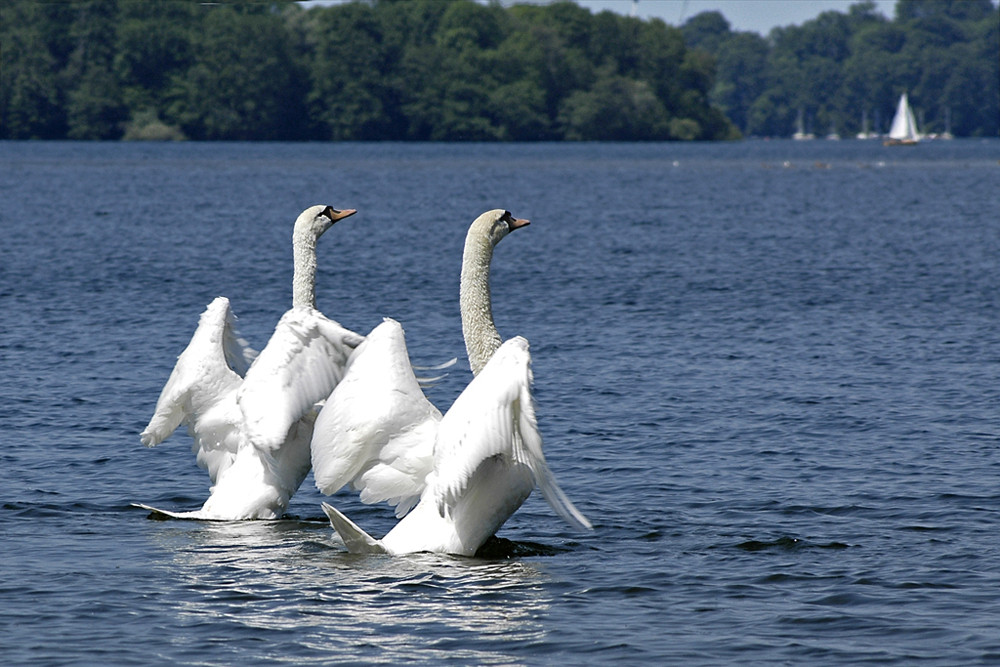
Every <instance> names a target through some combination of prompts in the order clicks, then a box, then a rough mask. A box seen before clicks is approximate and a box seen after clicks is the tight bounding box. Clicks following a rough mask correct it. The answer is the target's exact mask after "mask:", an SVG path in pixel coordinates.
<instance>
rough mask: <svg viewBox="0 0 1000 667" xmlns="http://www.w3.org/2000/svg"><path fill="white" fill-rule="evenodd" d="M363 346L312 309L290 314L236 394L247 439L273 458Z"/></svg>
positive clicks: (287, 314)
mask: <svg viewBox="0 0 1000 667" xmlns="http://www.w3.org/2000/svg"><path fill="white" fill-rule="evenodd" d="M363 340H364V337H363V336H360V335H358V334H356V333H354V332H353V331H349V330H347V329H345V328H343V327H342V326H340V325H339V324H338V323H336V322H334V321H333V320H331V319H328V318H326V317H324V316H323V315H322V313H320V312H319V311H317V310H315V309H313V308H302V307H300V308H292V309H291V310H289V311H287V312H286V313H285V314H284V315H283V316H282V318H281V320H280V321H279V322H278V325H277V326H276V327H275V329H274V333H273V334H272V335H271V339H270V340H269V341H268V343H267V346H266V347H265V348H264V349H263V350H262V351H261V353H260V355H259V356H258V357H257V359H256V361H254V363H253V365H252V366H251V367H250V370H249V371H247V374H246V378H245V379H244V381H243V384H242V385H241V386H240V389H239V392H238V394H237V398H236V400H237V403H238V404H239V409H240V411H241V412H242V414H243V419H244V424H245V428H246V436H247V438H248V439H249V441H250V442H251V443H253V444H254V446H256V447H257V448H258V449H261V450H263V451H266V452H274V451H276V450H277V449H278V448H280V447H281V445H282V444H283V443H284V442H285V438H286V436H287V435H288V432H289V429H290V428H291V427H292V425H293V424H294V423H296V422H297V421H299V420H300V419H301V418H302V417H304V416H306V415H307V414H308V413H309V412H310V411H311V410H313V409H314V407H315V406H316V403H318V402H320V401H322V400H323V399H325V398H326V397H327V396H328V395H329V394H330V392H331V391H333V388H334V387H335V386H336V385H337V383H338V382H339V381H340V379H341V378H342V377H343V375H344V370H345V368H346V367H347V359H348V357H350V355H351V353H352V352H353V351H354V348H356V347H357V346H358V345H360V344H361V342H362V341H363Z"/></svg>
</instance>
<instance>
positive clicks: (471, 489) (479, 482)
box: [312, 210, 591, 556]
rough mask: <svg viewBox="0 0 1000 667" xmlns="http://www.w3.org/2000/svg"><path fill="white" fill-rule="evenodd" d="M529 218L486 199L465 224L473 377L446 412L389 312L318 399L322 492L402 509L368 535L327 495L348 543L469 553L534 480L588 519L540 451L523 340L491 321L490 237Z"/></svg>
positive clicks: (577, 523)
mask: <svg viewBox="0 0 1000 667" xmlns="http://www.w3.org/2000/svg"><path fill="white" fill-rule="evenodd" d="M526 224H527V221H526V220H518V219H516V218H513V217H512V216H511V215H510V213H508V212H506V211H503V210H495V211H488V212H487V213H484V214H483V215H482V216H480V217H479V218H477V219H476V221H475V222H473V224H472V226H471V227H470V229H469V233H468V235H467V237H466V245H465V252H464V255H463V267H462V279H461V290H460V304H461V310H462V323H463V327H462V328H463V333H464V336H465V339H466V349H467V352H468V355H469V363H470V367H471V368H472V370H473V373H474V375H475V377H474V378H473V380H472V382H470V383H469V385H468V386H467V387H466V389H465V390H464V391H463V392H462V393H461V395H459V397H458V398H457V399H456V400H455V403H454V404H453V405H452V407H451V408H450V409H449V410H448V411H447V413H446V414H444V415H443V416H442V415H441V413H440V412H439V411H438V410H437V409H436V408H434V406H433V405H431V403H430V402H429V401H428V400H427V398H426V397H425V396H424V395H423V393H422V392H421V391H420V388H419V386H418V384H417V381H416V379H415V378H414V377H413V372H412V370H411V367H410V364H409V358H408V355H407V352H406V344H405V338H404V334H403V330H402V327H400V325H399V324H398V323H397V322H395V321H394V320H391V319H386V320H385V321H384V322H383V323H382V324H380V325H379V326H378V327H376V328H375V329H374V330H373V331H372V332H371V333H370V334H369V335H368V337H367V339H366V341H365V342H364V344H363V345H362V346H361V347H359V348H358V350H357V352H356V354H355V355H354V357H353V358H352V359H351V362H350V365H349V367H348V369H347V372H346V374H345V377H344V379H343V381H342V382H341V383H340V384H339V385H338V386H337V387H336V388H335V389H334V391H333V392H332V394H331V396H330V398H329V399H328V400H327V403H326V405H325V406H324V408H323V411H322V412H321V413H320V415H319V418H318V419H317V422H316V428H315V430H314V433H313V439H312V461H313V471H314V475H315V477H316V484H317V487H318V488H319V489H320V491H322V492H323V493H325V494H328V495H329V494H332V493H334V492H336V491H337V490H338V489H339V488H341V487H342V486H344V485H345V484H347V483H350V484H351V485H352V486H353V487H354V488H355V489H358V490H360V491H361V500H362V501H363V502H369V503H374V502H381V501H386V502H389V503H390V504H391V505H394V506H395V507H396V514H397V517H402V518H401V519H400V521H399V522H398V523H397V524H396V526H395V527H394V528H393V529H392V530H391V531H389V533H388V534H386V535H385V537H383V538H382V539H381V540H376V539H374V538H372V537H371V536H370V535H368V534H367V533H365V532H364V530H362V529H361V528H359V527H358V526H357V525H355V524H354V523H352V522H351V521H350V520H349V519H348V518H347V517H345V516H344V515H343V514H342V513H340V512H339V511H338V510H337V509H335V508H334V507H332V506H330V505H328V504H326V503H324V504H323V509H324V511H325V512H326V514H327V516H328V517H329V518H330V523H331V525H332V526H333V528H334V529H335V530H336V531H337V533H338V534H339V535H340V536H341V538H342V539H343V540H344V544H345V545H346V546H347V548H348V550H350V551H352V552H360V553H389V554H405V553H414V552H419V551H429V552H438V553H448V554H456V555H463V556H472V555H474V554H475V553H476V551H477V550H478V549H479V547H480V546H482V544H483V543H484V542H485V541H486V540H487V539H488V538H489V537H490V536H492V535H493V534H494V533H495V532H496V531H497V530H498V529H499V528H500V527H501V526H502V525H503V524H504V522H505V521H506V520H507V519H508V518H510V516H511V515H512V514H513V513H514V512H515V511H517V509H518V508H519V507H520V506H521V504H522V503H523V502H524V500H525V499H526V498H527V497H528V495H529V494H530V493H531V492H532V490H533V489H534V488H535V487H536V486H537V487H538V488H539V489H540V490H541V492H542V494H543V496H544V497H545V499H546V500H547V501H548V502H549V504H550V505H551V506H552V507H553V509H554V510H555V511H556V512H557V513H558V514H559V515H560V516H562V517H563V518H564V519H565V520H566V521H568V522H569V523H570V524H571V525H573V526H574V527H577V528H583V529H589V528H590V527H591V526H590V522H589V521H588V520H587V519H586V517H584V516H583V514H581V513H580V512H579V511H578V510H577V509H576V507H574V506H573V504H572V502H570V500H569V499H568V498H567V497H566V495H565V494H564V493H563V491H562V490H561V489H560V488H559V485H558V484H557V483H556V480H555V478H554V476H553V475H552V473H551V471H550V470H549V468H548V465H547V463H546V461H545V456H544V454H543V452H542V438H541V434H540V433H539V431H538V425H537V421H536V418H535V408H534V400H533V398H532V395H531V384H532V373H531V356H530V353H529V349H528V342H527V341H526V340H525V339H524V338H521V337H515V338H512V339H510V340H508V341H507V342H506V343H502V344H501V342H500V340H501V339H500V336H499V334H498V333H497V331H496V327H495V326H494V324H493V316H492V309H491V303H490V291H489V264H490V259H491V257H492V253H493V248H494V246H495V245H496V244H497V243H498V242H499V241H500V240H501V239H502V238H504V237H505V236H506V235H507V234H509V233H510V231H512V230H513V229H517V228H519V227H522V226H524V225H526ZM363 406H367V407H363ZM411 507H412V510H411V509H410V508H411Z"/></svg>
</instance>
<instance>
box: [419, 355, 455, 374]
mask: <svg viewBox="0 0 1000 667" xmlns="http://www.w3.org/2000/svg"><path fill="white" fill-rule="evenodd" d="M456 363H458V357H452V358H451V359H449V360H448V361H446V362H444V363H443V364H438V365H436V366H414V367H413V370H415V371H440V370H444V369H445V368H451V367H452V366H454V365H455V364H456Z"/></svg>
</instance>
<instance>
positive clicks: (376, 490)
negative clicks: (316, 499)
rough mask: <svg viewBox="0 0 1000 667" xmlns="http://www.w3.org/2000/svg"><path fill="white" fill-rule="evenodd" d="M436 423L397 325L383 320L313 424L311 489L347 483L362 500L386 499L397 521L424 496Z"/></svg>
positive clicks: (336, 487) (434, 411) (436, 413)
mask: <svg viewBox="0 0 1000 667" xmlns="http://www.w3.org/2000/svg"><path fill="white" fill-rule="evenodd" d="M440 420H441V413H440V412H439V411H438V410H437V408H435V407H434V406H433V405H432V404H431V402H430V401H428V400H427V398H426V397H425V396H424V394H423V392H422V391H421V390H420V386H419V384H418V382H417V378H416V377H414V374H413V368H412V366H411V365H410V358H409V355H408V353H407V350H406V340H405V337H404V334H403V329H402V327H401V326H400V325H399V323H398V322H396V321H395V320H392V319H388V318H386V319H385V321H384V322H383V323H382V324H380V325H379V326H377V327H375V329H373V330H372V332H371V333H370V334H368V337H367V338H366V340H365V342H364V343H363V344H362V345H361V346H359V347H358V349H357V351H356V353H355V354H354V356H352V357H351V360H350V365H349V367H348V369H347V373H346V374H345V376H344V379H343V380H342V381H341V382H340V384H338V385H337V388H336V389H334V390H333V393H332V394H331V395H330V397H329V399H327V401H326V404H325V405H324V406H323V410H322V411H321V412H320V415H319V418H318V419H317V420H316V427H315V429H314V431H313V439H312V464H313V476H314V477H315V479H316V487H317V488H318V489H319V490H320V491H321V492H323V493H325V494H327V495H330V494H333V493H336V492H337V491H338V490H339V489H340V488H342V487H343V486H344V485H345V484H347V483H351V484H352V485H353V486H354V488H355V489H357V490H359V491H360V492H361V500H362V502H365V503H377V502H382V501H387V502H388V503H389V504H390V505H393V506H395V507H396V515H397V516H398V517H402V516H403V515H405V514H406V513H407V512H408V511H409V510H410V508H411V507H413V505H414V504H416V502H417V500H418V499H419V497H420V493H421V492H422V491H423V488H424V485H425V478H426V476H427V474H428V473H429V472H430V470H431V466H432V463H433V449H434V434H435V432H436V431H437V425H438V422H440Z"/></svg>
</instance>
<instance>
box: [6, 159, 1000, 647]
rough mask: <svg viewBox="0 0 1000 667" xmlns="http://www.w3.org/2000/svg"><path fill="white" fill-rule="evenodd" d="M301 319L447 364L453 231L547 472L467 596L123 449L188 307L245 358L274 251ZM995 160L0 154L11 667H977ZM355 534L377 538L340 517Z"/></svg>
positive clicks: (257, 337)
mask: <svg viewBox="0 0 1000 667" xmlns="http://www.w3.org/2000/svg"><path fill="white" fill-rule="evenodd" d="M312 204H332V205H334V206H336V207H350V208H357V209H358V211H359V213H358V215H356V216H354V217H352V218H350V219H349V220H346V221H344V222H342V223H340V224H338V225H337V226H336V227H334V228H333V229H332V230H331V231H330V232H328V233H327V234H326V235H325V236H324V237H323V238H322V239H321V241H320V247H319V255H320V256H319V263H320V274H319V279H318V286H317V290H318V302H319V307H320V308H321V309H322V310H323V311H324V312H325V313H326V314H327V315H328V316H330V317H333V318H335V319H337V320H338V321H339V322H341V323H342V324H343V325H345V326H347V327H349V328H351V329H354V330H355V331H358V332H362V333H365V332H367V331H369V330H370V329H371V328H372V327H374V326H375V325H376V324H378V323H379V322H380V321H381V319H380V318H382V317H383V316H391V317H394V318H396V319H398V320H399V321H400V322H401V323H402V324H403V326H404V327H405V328H406V331H407V339H408V342H409V344H410V351H411V354H412V356H413V357H414V361H415V362H416V363H435V362H439V361H443V360H445V359H448V358H450V357H453V356H457V357H459V359H460V362H459V364H458V365H457V366H456V367H454V368H453V369H452V370H451V373H450V375H449V376H448V377H447V378H446V379H445V380H444V381H443V382H442V383H441V384H440V385H438V386H437V387H435V388H434V389H433V390H431V391H430V392H429V393H430V396H431V398H432V400H434V402H435V403H436V404H437V405H439V406H441V407H442V408H447V406H448V405H450V403H451V401H452V400H454V398H455V396H457V395H458V393H459V392H460V391H461V389H462V387H463V386H464V385H465V384H466V383H467V382H468V381H469V377H470V375H469V372H468V364H467V362H465V361H464V347H463V344H462V338H461V329H460V324H459V315H458V298H457V286H458V272H459V265H460V261H461V252H462V242H463V239H464V234H465V231H466V228H467V225H468V224H469V222H471V221H472V220H473V219H474V218H475V217H476V216H477V215H478V214H479V213H481V212H483V211H485V210H487V209H491V208H507V209H509V210H510V211H512V212H513V213H514V214H515V215H516V216H519V217H527V218H530V219H531V220H532V224H531V226H530V227H528V228H527V229H525V230H522V231H519V232H517V233H516V234H514V235H512V236H511V237H510V238H509V239H507V240H505V241H504V242H503V243H502V244H501V245H500V246H499V247H498V249H497V253H496V256H495V259H494V264H493V286H494V310H495V315H496V319H497V323H498V327H499V329H500V332H501V334H502V335H503V336H504V337H510V336H513V335H517V334H520V335H523V336H526V337H527V338H528V339H529V340H530V341H531V345H532V354H533V360H534V371H535V390H536V398H537V401H538V415H539V421H540V425H541V429H542V433H543V435H544V437H545V446H546V453H547V457H548V460H549V464H550V466H551V468H552V470H553V471H554V473H555V475H556V477H557V478H558V479H559V480H560V482H561V484H562V486H563V488H564V489H565V491H566V492H567V493H568V495H569V496H570V497H571V498H572V499H573V500H574V501H575V503H576V504H577V506H578V507H579V508H580V509H581V511H583V512H584V513H585V514H586V515H588V517H589V518H590V519H591V520H592V521H593V523H594V531H593V532H591V533H576V532H574V531H572V530H570V529H569V528H568V527H567V526H565V525H564V524H563V523H562V522H561V521H560V519H559V518H558V517H557V516H556V515H555V514H554V513H553V512H552V511H551V510H550V509H549V507H548V506H547V505H546V504H545V503H544V501H543V500H541V499H540V497H537V494H536V495H533V496H532V497H531V498H529V500H528V502H527V503H526V504H525V505H524V506H523V507H522V508H521V510H520V511H518V512H517V513H516V514H515V515H514V516H513V517H512V518H511V519H510V521H508V523H507V524H506V526H505V527H504V528H503V529H502V530H501V531H500V533H499V536H500V537H502V538H504V539H505V540H508V541H507V542H501V543H500V544H499V545H497V548H496V552H497V556H496V557H493V558H477V559H465V558H450V557H441V556H431V555H417V556H411V557H397V558H392V557H382V556H365V557H358V556H350V555H348V554H346V553H345V552H344V550H343V548H342V547H341V546H340V545H339V544H338V543H337V541H336V540H335V539H334V537H333V533H332V531H331V529H330V528H329V526H328V525H327V523H326V522H325V521H324V520H323V514H322V512H321V510H320V507H319V505H320V502H321V501H322V500H323V499H324V497H323V496H321V495H320V494H319V493H318V492H317V491H316V489H315V487H314V486H313V482H312V477H311V476H310V477H309V478H308V479H307V480H306V482H305V484H304V485H303V487H302V489H301V490H300V491H299V493H298V494H297V495H296V496H295V497H294V498H293V500H292V503H291V506H290V508H289V517H288V519H287V520H283V521H279V522H249V523H199V522H182V521H152V520H148V519H147V513H146V512H144V511H142V510H139V509H136V508H133V507H131V506H130V503H133V502H145V503H150V504H155V505H157V506H162V507H168V508H177V509H194V508H197V507H199V506H200V505H201V503H202V502H203V501H204V499H205V498H206V497H207V493H208V476H207V475H206V474H205V472H204V471H202V470H201V469H199V468H198V467H197V466H196V465H195V461H194V457H193V456H192V455H191V453H190V451H189V444H190V440H189V439H188V437H187V436H186V435H185V434H183V433H177V434H175V436H174V437H173V438H172V439H170V440H168V441H167V442H165V443H163V444H162V445H160V446H159V447H157V448H155V449H146V448H144V447H143V446H142V445H141V444H140V442H139V436H138V434H139V431H140V430H141V429H142V428H143V426H144V425H145V423H146V421H147V420H148V418H149V417H150V415H151V413H152V409H153V406H154V405H155V403H156V399H157V396H158V394H159V391H160V389H161V387H162V386H163V383H164V381H165V380H166V378H167V376H168V374H169V372H170V369H171V368H172V366H173V363H174V360H175V358H176V355H177V354H179V353H180V351H181V350H182V349H183V347H184V346H185V345H186V344H187V341H188V340H189V338H190V335H191V333H192V331H193V330H194V327H195V324H196V322H197V318H198V315H199V314H200V312H201V311H202V309H203V308H204V306H205V305H206V304H207V303H208V302H209V301H210V300H211V299H212V298H213V297H215V296H216V295H220V294H221V295H225V296H228V297H229V298H230V299H231V301H232V304H233V308H234V310H235V312H236V313H237V315H238V316H239V317H240V326H241V330H242V332H243V333H244V335H245V336H246V337H247V338H248V339H249V340H250V341H251V343H255V344H256V346H257V347H260V346H262V345H263V344H264V343H265V342H266V340H267V337H268V336H269V334H270V331H271V329H272V328H273V326H274V324H275V323H276V322H277V320H278V318H279V317H280V316H281V314H282V312H283V311H284V310H285V309H286V308H287V307H288V305H289V304H290V281H291V248H290V230H291V224H292V222H293V221H294V219H295V217H296V216H297V214H298V213H299V212H300V211H301V210H302V209H303V208H305V207H306V206H309V205H312ZM998 211H1000V141H997V140H989V141H974V140H956V141H951V142H937V143H926V144H923V145H920V146H917V147H915V148H906V147H903V148H885V147H883V146H881V145H879V144H877V143H875V142H858V141H843V142H828V141H815V142H797V143H796V142H791V141H772V142H764V141H756V142H755V141H748V142H743V143H734V144H717V145H680V144H640V145H627V144H569V145H465V144H456V145H402V144H371V145H366V144H305V145H298V144H239V143H235V144H197V143H187V144H125V143H114V144H111V143H0V227H2V230H3V241H2V242H0V313H2V315H0V317H2V320H0V433H2V436H0V438H2V446H0V602H2V604H0V662H3V663H5V664H20V665H57V664H69V663H72V664H87V663H90V664H135V665H149V664H197V665H230V664H239V665H267V664H280V663H290V664H296V665H300V664H310V663H321V664H330V663H353V664H364V663H380V662H385V663H401V662H416V663H433V664H455V665H467V664H511V665H516V664H526V665H541V664H602V663H603V664H610V663H615V664H637V663H648V664H683V665H695V664H705V665H717V664H726V663H731V664H735V663H739V664H746V663H770V664H775V663H792V662H813V663H821V664H857V663H862V662H879V663H895V664H901V665H913V664H941V665H953V664H973V663H1000V538H998V532H1000V530H998V529H1000V215H998V213H997V212H998ZM332 502H333V503H334V504H335V505H337V506H338V507H340V508H341V509H342V510H344V512H345V513H346V514H347V515H348V516H351V517H352V518H354V519H355V520H356V521H357V522H358V523H359V524H361V525H362V526H364V527H365V528H367V529H368V530H369V531H370V532H371V533H373V534H375V535H381V534H384V533H385V532H387V531H388V530H389V528H391V527H392V525H393V523H394V521H393V519H392V516H391V513H390V511H389V510H388V508H386V507H380V506H374V507H369V506H365V505H362V504H361V503H360V502H359V501H358V500H357V499H356V497H355V496H353V495H352V494H350V493H348V492H342V493H341V494H338V495H337V496H336V497H335V498H334V499H333V501H332Z"/></svg>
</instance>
